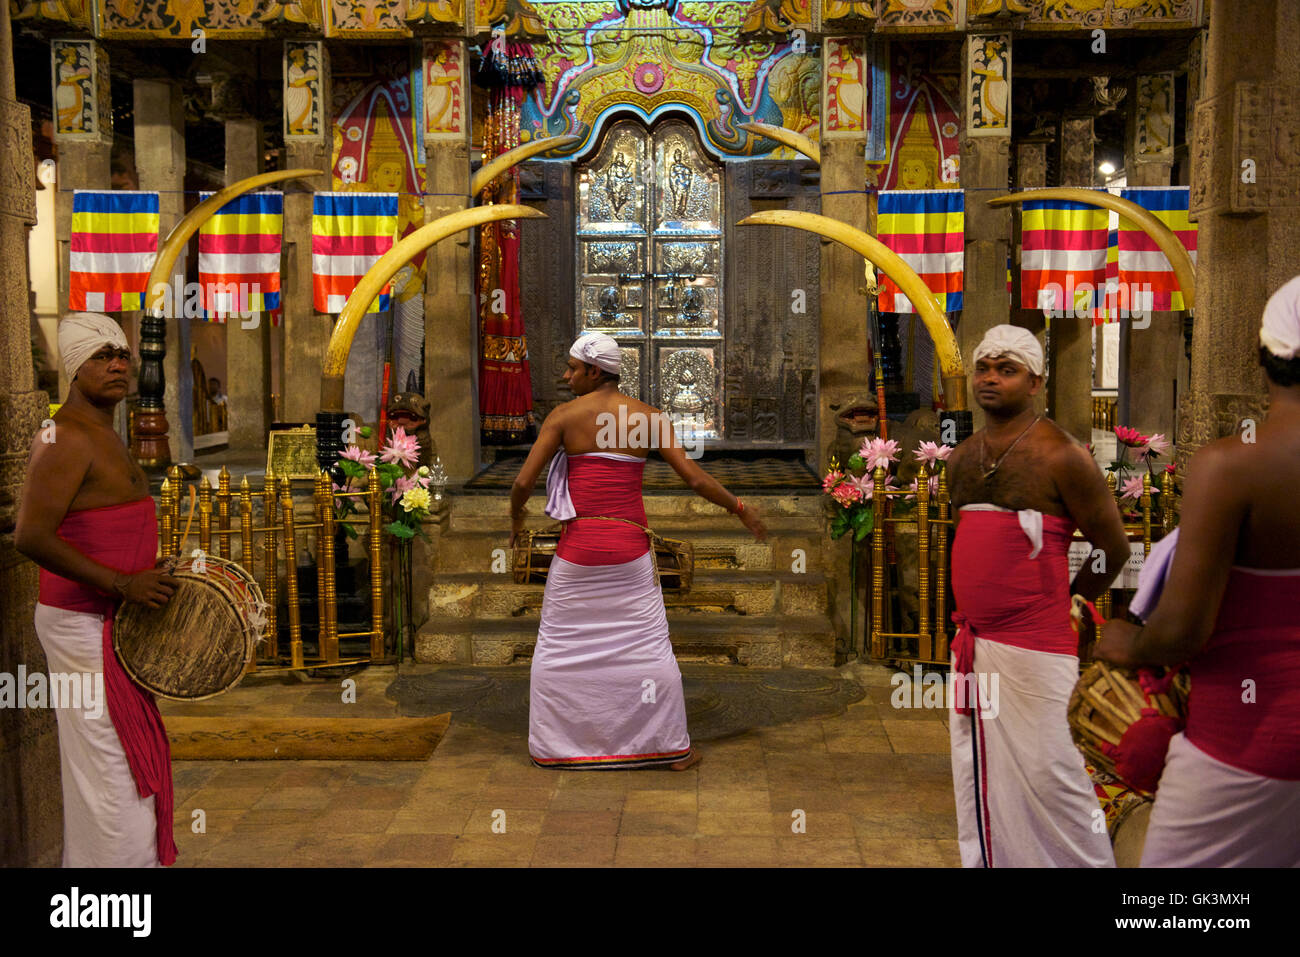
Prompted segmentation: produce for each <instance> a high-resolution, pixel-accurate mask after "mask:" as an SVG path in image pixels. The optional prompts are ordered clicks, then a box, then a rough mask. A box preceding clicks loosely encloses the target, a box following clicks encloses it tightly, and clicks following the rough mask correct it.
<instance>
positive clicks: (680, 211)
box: [668, 150, 694, 216]
mask: <svg viewBox="0 0 1300 957" xmlns="http://www.w3.org/2000/svg"><path fill="white" fill-rule="evenodd" d="M693 175H694V174H693V173H692V172H691V168H690V167H689V166H687V165H686V164H685V163H683V162H682V151H681V150H673V165H672V166H670V167H669V168H668V189H669V192H671V193H672V200H673V212H674V213H675V214H676V215H678V216H685V215H686V204H687V202H688V201H689V200H690V198H691V177H692V176H693Z"/></svg>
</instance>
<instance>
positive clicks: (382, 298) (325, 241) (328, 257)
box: [311, 193, 397, 313]
mask: <svg viewBox="0 0 1300 957" xmlns="http://www.w3.org/2000/svg"><path fill="white" fill-rule="evenodd" d="M396 234H397V194H396V193H317V194H316V196H315V202H314V205H313V207H312V217H311V273H312V275H311V284H312V293H313V296H312V299H313V303H314V305H315V307H316V311H317V312H334V313H337V312H342V311H343V304H344V303H345V302H347V299H348V296H349V295H351V294H352V290H353V289H355V288H356V285H357V283H358V282H360V281H361V277H362V276H364V275H365V274H366V270H367V269H369V268H370V267H371V266H373V265H374V264H375V263H376V262H377V261H378V260H379V257H380V256H382V255H383V254H384V253H386V252H388V250H390V249H392V248H393V237H394V236H395V235H396ZM389 290H390V286H389V285H386V286H384V288H383V289H382V290H381V291H380V294H379V295H378V296H377V297H376V298H375V300H374V301H373V302H371V303H370V307H369V308H368V309H367V310H366V311H367V312H384V311H385V310H387V309H388V294H389Z"/></svg>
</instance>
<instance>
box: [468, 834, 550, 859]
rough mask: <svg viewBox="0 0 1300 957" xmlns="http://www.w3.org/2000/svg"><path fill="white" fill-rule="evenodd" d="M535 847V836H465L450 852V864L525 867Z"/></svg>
mask: <svg viewBox="0 0 1300 957" xmlns="http://www.w3.org/2000/svg"><path fill="white" fill-rule="evenodd" d="M536 846H537V835H535V834H512V833H506V834H466V835H465V836H463V837H461V838H460V840H458V841H457V842H456V845H455V847H453V848H452V852H451V863H452V864H469V865H472V866H475V867H477V866H479V865H485V864H492V863H495V864H505V865H513V866H518V867H524V866H527V864H528V862H529V861H530V860H532V857H533V851H534V849H535V848H536Z"/></svg>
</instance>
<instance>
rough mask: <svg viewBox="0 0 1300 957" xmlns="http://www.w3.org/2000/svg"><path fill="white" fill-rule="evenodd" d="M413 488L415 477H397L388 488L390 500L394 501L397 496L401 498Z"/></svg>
mask: <svg viewBox="0 0 1300 957" xmlns="http://www.w3.org/2000/svg"><path fill="white" fill-rule="evenodd" d="M413 488H415V479H413V478H399V479H397V480H396V481H395V482H393V487H392V488H390V489H389V490H388V494H389V497H390V500H391V501H394V502H396V501H397V500H398V499H399V498H401V497H402V496H403V495H405V494H406V493H407V492H409V491H410V490H411V489H413Z"/></svg>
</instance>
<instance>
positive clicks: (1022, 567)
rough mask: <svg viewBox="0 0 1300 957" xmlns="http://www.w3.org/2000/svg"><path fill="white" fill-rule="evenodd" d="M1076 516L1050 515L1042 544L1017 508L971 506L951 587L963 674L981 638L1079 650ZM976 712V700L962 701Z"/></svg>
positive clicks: (957, 543) (964, 516) (956, 547)
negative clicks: (1073, 615) (1073, 587)
mask: <svg viewBox="0 0 1300 957" xmlns="http://www.w3.org/2000/svg"><path fill="white" fill-rule="evenodd" d="M1073 532H1074V523H1073V522H1072V521H1070V520H1069V519H1066V518H1061V517H1059V516H1055V515H1044V516H1043V548H1042V551H1040V552H1039V553H1038V555H1037V556H1036V557H1034V558H1030V557H1029V554H1030V552H1031V551H1032V550H1033V546H1032V544H1031V543H1030V541H1029V537H1028V536H1027V535H1026V534H1025V532H1024V530H1023V529H1022V528H1021V526H1020V521H1019V519H1018V518H1017V516H1016V513H1015V512H986V511H978V510H976V511H965V512H962V513H961V522H960V524H958V526H957V536H956V538H955V539H954V540H953V546H952V591H953V598H954V599H955V601H956V611H954V612H953V615H952V620H953V621H954V622H956V623H957V625H958V626H959V627H958V630H957V636H956V638H955V639H954V640H953V644H952V652H953V656H954V658H955V662H956V671H957V672H958V673H959V674H963V675H964V674H969V673H970V672H971V670H972V668H973V667H974V659H975V638H976V637H980V638H984V639H986V640H988V641H997V642H1001V643H1002V644H1005V645H1012V646H1014V647H1016V648H1026V649H1029V650H1030V651H1045V652H1050V653H1052V654H1059V655H1073V654H1077V653H1078V637H1077V636H1076V635H1075V633H1074V630H1073V629H1072V628H1071V627H1070V580H1069V560H1068V558H1067V553H1068V552H1069V549H1070V536H1071V534H1073ZM959 710H961V713H963V714H967V713H969V708H963V709H959Z"/></svg>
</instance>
